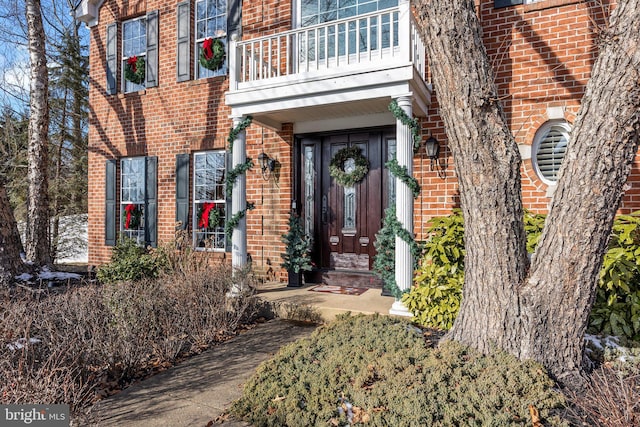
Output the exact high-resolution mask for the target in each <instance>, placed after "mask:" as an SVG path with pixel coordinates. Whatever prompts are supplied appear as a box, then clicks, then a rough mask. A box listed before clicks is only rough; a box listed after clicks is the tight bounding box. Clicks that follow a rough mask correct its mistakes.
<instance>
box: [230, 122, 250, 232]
mask: <svg viewBox="0 0 640 427" xmlns="http://www.w3.org/2000/svg"><path fill="white" fill-rule="evenodd" d="M252 121H253V117H251V116H247V117H245V118H244V119H242V121H241V122H240V123H238V124H237V125H236V126H235V127H234V128H232V129H231V131H229V136H228V137H227V142H228V143H229V153H230V155H232V151H233V143H234V142H235V140H236V138H237V137H238V135H239V134H240V132H242V131H243V130H245V129H246V128H248V127H249V126H250V125H251V122H252ZM252 167H253V161H252V160H251V158H249V157H247V159H246V160H245V161H244V163H240V164H238V165H236V167H235V168H233V169H231V170H230V171H229V172H227V176H226V178H225V194H226V196H227V198H231V195H232V193H233V185H234V184H235V182H236V179H238V176H240V175H242V174H243V173H246V172H247V171H248V170H249V169H251V168H252ZM254 208H255V205H254V204H253V203H251V202H247V207H246V208H245V209H243V210H241V211H238V212H236V213H235V214H233V215H232V216H231V218H229V219H228V220H227V222H226V223H225V225H224V234H225V235H226V236H227V240H230V239H231V235H232V234H233V230H234V229H235V228H237V227H238V224H240V220H241V219H242V218H244V217H245V215H246V214H247V211H250V210H252V209H254Z"/></svg>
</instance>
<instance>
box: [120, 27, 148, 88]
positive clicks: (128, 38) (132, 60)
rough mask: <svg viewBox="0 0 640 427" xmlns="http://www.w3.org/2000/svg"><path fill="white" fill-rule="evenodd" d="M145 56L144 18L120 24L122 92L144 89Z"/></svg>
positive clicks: (145, 32) (145, 30) (145, 28)
mask: <svg viewBox="0 0 640 427" xmlns="http://www.w3.org/2000/svg"><path fill="white" fill-rule="evenodd" d="M146 56H147V19H146V16H142V17H140V18H135V19H131V20H129V21H125V22H123V23H122V67H121V68H122V86H123V87H122V90H123V91H124V92H136V91H138V90H142V89H144V88H145V69H146Z"/></svg>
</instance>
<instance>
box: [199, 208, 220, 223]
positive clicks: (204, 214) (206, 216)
mask: <svg viewBox="0 0 640 427" xmlns="http://www.w3.org/2000/svg"><path fill="white" fill-rule="evenodd" d="M215 207H216V204H215V203H205V204H204V205H203V208H202V215H200V220H199V221H198V227H204V228H209V212H211V209H213V208H215Z"/></svg>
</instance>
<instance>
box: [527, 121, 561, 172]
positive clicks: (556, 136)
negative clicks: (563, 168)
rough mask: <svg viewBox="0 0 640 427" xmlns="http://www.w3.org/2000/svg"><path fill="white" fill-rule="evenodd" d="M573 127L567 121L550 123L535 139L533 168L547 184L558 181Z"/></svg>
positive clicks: (537, 133) (543, 126) (539, 131)
mask: <svg viewBox="0 0 640 427" xmlns="http://www.w3.org/2000/svg"><path fill="white" fill-rule="evenodd" d="M570 133H571V127H570V126H569V124H568V123H567V122H565V121H549V122H546V123H545V124H544V125H542V126H541V127H540V129H538V131H537V132H536V135H535V137H534V139H533V152H534V153H535V154H534V155H533V156H532V157H531V159H532V162H533V168H534V169H535V171H536V173H537V174H538V176H539V177H540V179H541V180H542V181H543V182H545V183H546V184H555V182H556V181H557V180H558V172H559V171H560V165H561V164H562V160H563V159H564V155H565V152H566V151H567V143H568V142H569V135H570Z"/></svg>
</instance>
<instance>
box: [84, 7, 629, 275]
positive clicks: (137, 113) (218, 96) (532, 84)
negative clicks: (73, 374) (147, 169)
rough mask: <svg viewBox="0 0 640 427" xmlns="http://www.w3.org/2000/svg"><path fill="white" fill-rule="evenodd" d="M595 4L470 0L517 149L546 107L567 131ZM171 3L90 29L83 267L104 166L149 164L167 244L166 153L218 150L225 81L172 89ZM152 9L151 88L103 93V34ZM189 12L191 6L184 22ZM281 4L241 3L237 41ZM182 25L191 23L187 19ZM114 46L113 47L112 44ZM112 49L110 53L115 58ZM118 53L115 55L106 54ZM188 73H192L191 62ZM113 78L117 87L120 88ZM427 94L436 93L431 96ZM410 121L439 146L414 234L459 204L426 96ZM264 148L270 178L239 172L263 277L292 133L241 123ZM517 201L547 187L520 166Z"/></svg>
mask: <svg viewBox="0 0 640 427" xmlns="http://www.w3.org/2000/svg"><path fill="white" fill-rule="evenodd" d="M596 3H597V2H579V1H574V0H547V1H542V2H538V3H535V4H532V5H527V6H515V7H507V8H502V9H497V10H496V9H494V8H493V1H492V0H482V1H478V2H477V4H478V13H479V16H480V19H481V22H482V24H483V26H484V39H485V44H486V47H487V51H488V53H489V56H490V58H491V60H492V61H493V63H494V64H495V68H496V83H497V85H498V90H499V93H500V95H501V97H502V98H503V105H504V107H505V112H506V114H507V119H508V121H509V124H510V126H511V129H512V131H513V133H514V135H515V138H516V141H517V142H518V144H522V145H531V143H532V140H533V136H534V134H535V132H536V130H537V129H538V127H539V126H540V125H541V124H543V123H544V122H545V121H546V120H547V109H548V108H550V107H560V108H562V109H563V111H564V116H565V118H566V119H567V120H568V121H570V122H572V121H573V120H574V118H575V115H576V114H577V111H578V108H579V101H580V98H581V96H582V94H583V92H584V89H585V85H586V83H587V80H588V78H589V73H590V68H591V65H592V63H593V61H594V58H595V53H596V50H595V48H594V45H593V43H594V39H595V37H596V32H597V28H596V27H595V26H594V23H595V24H597V25H603V23H604V16H603V14H604V13H605V12H604V11H603V9H602V8H601V7H600V6H599V5H597V4H596ZM176 4H177V2H166V1H162V0H148V1H146V2H142V1H139V2H128V1H124V0H107V1H106V2H105V3H104V5H103V6H102V8H101V10H100V17H99V24H98V25H97V26H96V27H94V28H93V29H92V30H91V54H90V61H91V76H90V103H91V112H90V129H89V247H90V249H89V263H90V264H92V265H97V264H101V263H103V262H105V261H107V260H108V258H109V256H110V248H108V247H105V246H104V215H105V213H104V178H105V177H104V173H105V167H104V163H105V159H112V158H118V159H119V158H121V157H125V156H136V155H149V156H158V191H159V203H158V224H159V228H158V239H159V241H160V242H166V241H169V240H171V239H172V238H173V236H174V225H175V223H174V221H175V156H176V154H179V153H191V152H193V151H198V150H205V149H221V148H224V147H225V145H226V137H227V135H228V132H229V130H230V128H231V120H230V118H229V114H230V109H229V108H228V107H227V106H225V104H224V92H225V91H226V90H227V88H228V80H227V78H226V77H212V78H208V79H202V80H190V81H187V82H182V83H177V82H176V67H175V65H176V59H175V58H176V49H175V46H176V40H175V35H176V28H175V25H176V22H175V21H176V16H175V6H176ZM156 9H158V10H159V12H160V13H159V19H160V31H159V33H160V36H159V41H160V49H159V64H160V66H159V86H158V87H156V88H150V89H147V90H145V91H141V92H139V93H128V94H122V93H118V94H117V95H106V93H105V81H106V78H105V65H104V58H105V34H106V25H107V24H109V23H112V22H115V21H116V20H118V21H122V20H124V19H128V18H133V17H135V16H138V15H141V14H143V13H145V12H148V11H152V10H156ZM193 9H194V6H192V14H193ZM291 13H292V12H291V2H279V1H277V0H265V1H260V2H258V1H252V0H245V1H244V6H243V27H242V29H243V38H245V39H248V38H251V37H254V36H258V35H263V34H271V33H275V32H278V31H283V30H286V29H289V28H290V26H291ZM191 26H192V27H193V16H192V20H191ZM119 46H120V45H119ZM119 52H120V51H119ZM118 55H120V53H118ZM191 71H192V76H193V71H194V70H193V65H192V70H191ZM119 77H120V76H118V87H120V81H119ZM435 95H436V97H437V93H436V94H435ZM436 97H434V102H433V104H432V106H431V107H430V109H429V114H428V117H427V118H424V119H422V126H423V133H424V138H425V139H426V138H427V137H428V136H429V134H430V133H431V134H433V136H434V137H436V138H437V139H438V140H439V141H440V142H441V144H442V145H441V147H442V149H441V155H440V164H441V166H442V165H445V166H446V167H445V168H444V170H442V171H440V175H439V174H438V172H437V171H436V170H431V165H430V162H429V161H428V159H426V157H425V155H424V153H421V154H419V155H418V156H416V159H415V162H414V173H415V175H416V177H417V179H418V180H419V182H420V185H421V186H422V194H421V196H420V197H419V198H418V199H417V200H416V202H415V216H416V218H415V230H416V232H417V234H418V236H419V237H421V232H422V230H423V229H424V228H425V226H426V224H427V222H428V221H429V219H430V218H431V217H432V216H434V215H444V214H446V213H448V212H449V211H450V210H451V209H452V208H454V207H457V206H459V195H458V192H457V184H456V178H455V171H454V170H453V160H452V157H451V153H450V151H448V149H447V147H446V136H445V133H444V130H443V125H442V121H441V120H440V118H439V116H438V113H437V111H438V105H437V99H436ZM262 151H264V152H265V153H268V154H269V156H271V157H273V158H275V159H276V160H277V161H278V165H279V168H278V169H277V173H276V175H277V176H278V178H277V179H273V177H271V178H269V179H268V180H264V179H263V177H262V176H261V174H260V172H259V168H258V167H257V166H256V167H254V168H253V169H252V170H251V171H249V172H248V173H247V199H248V201H250V202H253V203H255V205H256V209H255V210H253V211H250V212H249V213H248V217H247V232H248V251H249V253H250V255H251V257H252V259H253V261H254V265H255V266H256V267H257V268H258V270H262V271H263V272H267V273H269V274H270V275H271V274H273V275H272V276H271V277H278V276H279V277H283V276H282V272H281V271H280V267H279V264H280V262H281V261H280V253H281V252H282V251H283V248H282V244H281V240H280V236H281V235H282V234H283V233H284V231H285V228H286V218H287V212H288V210H289V208H290V203H291V194H292V165H291V158H292V152H293V131H292V126H291V125H285V126H284V128H283V130H282V131H281V132H274V131H272V130H269V129H266V128H262V127H259V126H257V125H252V126H251V127H250V128H249V129H248V130H247V155H248V156H249V157H251V158H253V159H257V157H258V154H259V153H260V152H262ZM639 165H640V160H638V161H636V165H635V167H634V169H633V172H632V177H631V179H630V183H631V185H630V190H628V191H627V193H626V195H625V197H624V202H623V207H622V210H623V211H629V210H633V209H638V207H639V206H640V188H639V186H640V171H639V169H640V167H639ZM522 175H523V196H524V201H525V205H526V207H527V208H529V209H532V210H536V211H541V212H543V211H545V209H546V206H547V203H548V202H549V198H548V197H547V186H546V185H545V184H544V183H543V182H542V181H541V180H540V179H539V178H538V177H537V176H536V174H535V172H534V170H533V167H532V164H531V160H530V159H526V160H524V161H523V166H522Z"/></svg>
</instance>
